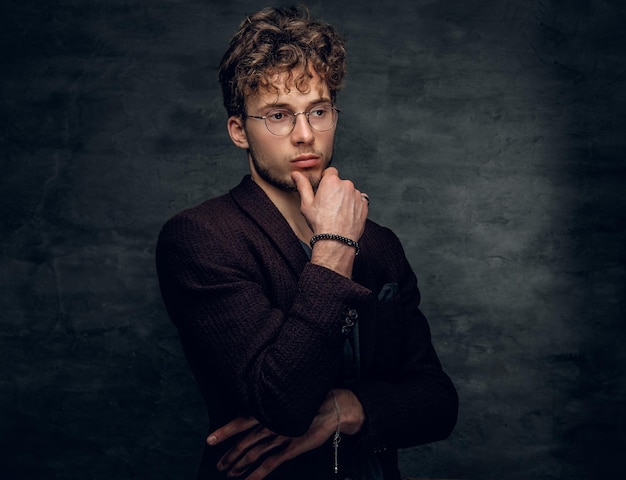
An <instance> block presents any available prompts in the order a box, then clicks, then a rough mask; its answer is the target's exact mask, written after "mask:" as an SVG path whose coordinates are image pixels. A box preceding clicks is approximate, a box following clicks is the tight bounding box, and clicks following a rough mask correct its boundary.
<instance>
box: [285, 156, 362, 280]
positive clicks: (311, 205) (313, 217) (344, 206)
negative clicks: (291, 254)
mask: <svg viewBox="0 0 626 480" xmlns="http://www.w3.org/2000/svg"><path fill="white" fill-rule="evenodd" d="M291 177H292V179H293V181H294V182H295V184H296V188H297V189H298V192H299V193H300V210H301V212H302V215H303V216H304V218H305V219H306V221H307V223H308V224H309V227H310V228H311V230H312V231H313V234H314V235H315V234H319V233H334V234H336V235H341V236H343V237H346V238H349V239H351V240H354V241H358V240H359V239H360V238H361V236H362V235H363V231H364V230H365V220H366V219H367V213H368V202H367V200H366V199H365V198H364V195H363V194H362V193H361V192H360V191H359V190H358V189H357V188H355V186H354V184H353V183H352V182H351V181H350V180H342V179H341V178H339V172H338V171H337V169H336V168H334V167H329V168H327V169H326V170H324V172H323V173H322V179H321V181H320V183H319V186H318V188H317V192H313V188H312V186H311V183H310V182H309V180H308V179H307V177H306V176H305V175H303V174H302V173H300V172H294V173H292V175H291ZM354 253H355V252H354V248H353V247H350V246H349V245H345V244H343V243H341V242H337V241H334V240H332V241H320V242H318V243H316V244H315V248H314V249H313V255H312V257H311V262H313V263H317V264H320V265H322V266H325V267H327V268H330V269H331V270H335V271H336V272H338V273H340V274H342V275H344V276H347V277H348V278H349V277H350V276H351V275H352V265H353V263H354Z"/></svg>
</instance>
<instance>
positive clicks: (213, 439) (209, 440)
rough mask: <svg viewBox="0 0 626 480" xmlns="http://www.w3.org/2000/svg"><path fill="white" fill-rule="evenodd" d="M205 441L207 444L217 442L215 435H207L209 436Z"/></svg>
mask: <svg viewBox="0 0 626 480" xmlns="http://www.w3.org/2000/svg"><path fill="white" fill-rule="evenodd" d="M206 442H207V443H208V444H209V445H215V444H216V443H217V437H216V436H215V435H209V438H207V439H206Z"/></svg>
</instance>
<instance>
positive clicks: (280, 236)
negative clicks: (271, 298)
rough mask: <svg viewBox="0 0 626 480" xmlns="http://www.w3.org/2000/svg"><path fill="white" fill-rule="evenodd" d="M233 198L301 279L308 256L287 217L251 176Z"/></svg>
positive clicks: (238, 187) (234, 191)
mask: <svg viewBox="0 0 626 480" xmlns="http://www.w3.org/2000/svg"><path fill="white" fill-rule="evenodd" d="M230 194H231V196H232V198H233V200H234V201H235V203H237V205H238V206H239V208H241V209H242V210H243V211H244V212H245V213H246V214H247V215H248V216H249V217H250V219H251V220H252V221H253V222H254V223H256V224H257V225H258V226H259V228H261V230H263V231H264V232H265V234H266V235H267V236H268V237H269V238H270V239H271V240H272V242H273V243H274V244H275V245H276V248H277V250H278V251H279V252H280V254H281V255H282V256H283V257H284V258H285V260H286V261H287V263H288V264H289V267H290V268H291V269H292V270H293V272H294V274H295V275H296V276H298V275H300V272H301V271H302V269H303V268H304V266H305V264H306V263H307V262H308V258H307V255H306V252H305V251H304V248H303V247H302V245H301V244H300V239H298V237H297V236H296V234H295V233H294V232H293V230H292V229H291V227H290V226H289V223H287V220H286V219H285V217H283V215H282V214H281V213H280V211H279V210H278V208H276V206H275V205H274V204H273V203H272V201H271V200H270V199H269V197H268V196H267V195H266V194H265V192H264V191H263V189H261V187H259V186H258V185H257V184H256V183H254V181H253V180H252V178H251V177H250V175H246V176H245V177H244V178H243V179H242V180H241V183H240V184H239V185H238V186H236V187H235V188H233V189H232V190H231V191H230Z"/></svg>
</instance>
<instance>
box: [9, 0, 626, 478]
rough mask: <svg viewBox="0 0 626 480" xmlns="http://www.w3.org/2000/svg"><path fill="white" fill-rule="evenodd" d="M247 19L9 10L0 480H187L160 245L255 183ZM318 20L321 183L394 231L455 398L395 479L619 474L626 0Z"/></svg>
mask: <svg viewBox="0 0 626 480" xmlns="http://www.w3.org/2000/svg"><path fill="white" fill-rule="evenodd" d="M260 6H263V5H262V4H261V3H260V2H254V1H242V0H239V1H230V2H217V1H201V0H48V1H32V0H23V1H14V0H11V1H6V0H5V1H3V2H2V6H0V39H1V51H0V52H1V55H2V57H1V65H0V70H1V82H0V89H1V92H0V161H1V162H2V163H1V170H0V172H1V180H0V188H1V197H0V234H1V239H0V273H1V275H0V302H1V303H0V361H1V373H0V439H1V440H0V442H1V443H0V478H2V479H7V480H13V479H29V480H32V479H46V480H48V479H52V478H58V479H81V480H84V479H93V480H100V479H102V480H104V479H106V480H111V479H115V480H126V479H146V480H152V479H181V480H183V479H191V478H193V472H194V471H195V468H196V462H197V459H198V455H199V453H200V449H201V447H202V443H203V439H204V435H205V434H206V433H207V431H206V426H205V414H204V411H203V406H202V403H201V400H200V397H199V394H198V393H197V391H196V389H195V385H194V383H193V380H192V378H191V376H190V374H189V372H188V371H187V367H186V363H185V360H184V358H183V356H182V354H181V350H180V347H179V344H178V339H177V335H176V331H175V330H174V328H173V327H172V326H171V325H170V323H169V320H168V319H167V317H166V314H165V311H164V309H163V306H162V304H161V300H160V297H159V293H158V285H157V281H156V278H155V271H154V265H153V254H154V243H155V240H156V237H157V234H158V231H159V228H160V226H161V224H162V223H163V222H164V221H165V220H166V219H167V218H168V217H169V216H171V215H172V214H174V213H175V212H176V211H178V210H180V209H182V208H183V207H187V206H191V205H193V204H196V203H198V202H200V201H201V200H203V199H205V198H207V197H211V196H214V195H217V194H219V193H223V192H226V191H227V190H228V189H229V187H231V186H232V185H234V184H235V183H236V182H238V180H239V178H240V176H241V175H242V174H243V173H245V171H246V163H245V160H244V157H243V155H242V153H241V152H239V151H237V150H236V149H235V147H233V146H231V145H230V144H229V140H228V137H227V135H226V132H225V114H224V112H223V109H222V107H221V103H220V98H219V92H218V86H217V83H216V78H215V68H216V65H217V63H218V61H219V58H220V56H221V53H222V52H223V50H224V49H225V46H226V44H227V40H228V38H229V35H230V34H231V33H232V32H233V31H234V29H235V28H236V25H237V23H238V22H239V20H240V19H241V17H242V15H243V14H244V13H245V12H251V11H254V10H256V9H257V8H258V7H260ZM310 7H311V9H312V11H313V13H314V14H316V15H317V16H321V17H323V18H325V19H326V20H328V21H331V22H333V23H335V24H336V25H337V26H338V27H339V28H340V29H341V30H342V31H343V33H344V34H345V36H346V38H347V40H348V44H349V51H350V54H351V55H350V64H349V66H350V74H349V78H348V82H347V88H346V90H345V92H343V94H342V96H341V97H340V102H339V104H340V107H341V108H342V117H341V125H340V128H339V141H338V142H339V143H338V146H337V152H336V162H337V166H338V167H339V168H340V171H342V172H343V174H344V175H346V176H349V177H351V178H353V179H354V180H355V181H356V183H357V184H358V186H359V187H360V188H361V189H362V190H364V191H367V192H368V193H369V194H370V196H371V198H372V209H371V210H372V211H371V217H372V218H373V219H374V220H376V221H378V222H380V223H383V224H385V225H388V226H390V227H392V228H393V229H394V230H395V231H396V232H397V233H398V235H399V236H400V237H401V239H402V240H403V242H404V244H405V246H406V250H407V254H408V256H409V259H410V260H411V262H412V264H413V266H414V268H415V270H416V272H417V274H418V277H419V279H420V284H421V288H422V293H423V297H424V301H423V310H424V311H425V313H426V314H427V316H428V317H429V319H430V321H431V325H432V330H433V335H434V341H435V343H436V345H437V347H438V350H439V353H440V355H441V359H442V361H443V363H444V364H445V367H446V368H447V370H448V371H449V373H450V374H451V375H452V377H453V378H454V380H455V382H456V384H457V386H458V389H459V393H460V397H461V409H460V417H459V423H458V426H457V428H456V430H455V432H454V434H453V435H452V437H451V438H450V439H449V440H446V441H444V442H440V443H437V444H433V445H429V446H424V447H419V448H414V449H409V450H405V451H403V452H402V454H401V462H402V470H403V472H404V473H405V474H407V475H415V476H418V475H419V476H430V477H448V478H449V477H454V478H466V479H474V478H489V479H495V478H498V479H500V478H506V479H530V478H532V479H557V478H568V479H590V478H618V477H621V475H624V474H625V473H626V467H625V462H624V459H623V452H624V449H625V447H626V433H625V426H626V418H625V417H626V413H625V411H626V410H625V407H626V405H625V403H626V401H625V398H626V386H625V378H624V377H625V372H626V349H625V348H624V346H623V344H624V341H625V340H626V329H625V327H624V322H625V317H626V315H625V293H626V292H625V269H626V262H625V256H626V254H625V248H624V245H625V244H626V227H625V224H626V221H625V214H624V211H625V207H626V200H625V199H624V190H625V189H624V181H625V180H626V161H625V158H624V154H625V149H624V147H625V140H624V136H625V135H624V132H625V124H626V109H625V107H626V102H625V90H626V27H625V25H626V15H625V10H626V9H625V7H624V3H623V2H621V1H620V0H612V1H610V0H572V1H566V0H506V1H503V0H450V1H443V0H442V1H434V0H417V1H412V0H403V1H398V2H393V1H387V2H380V1H370V0H363V1H360V2H340V1H336V0H318V1H311V2H310ZM621 478H626V477H621Z"/></svg>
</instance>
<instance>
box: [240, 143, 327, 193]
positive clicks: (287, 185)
mask: <svg viewBox="0 0 626 480" xmlns="http://www.w3.org/2000/svg"><path fill="white" fill-rule="evenodd" d="M250 158H251V159H252V164H253V165H254V170H255V171H256V173H257V175H258V176H259V177H261V179H263V180H264V181H265V182H267V183H269V184H270V185H272V186H274V187H276V188H278V189H280V190H282V191H284V192H297V191H298V188H297V187H296V182H294V181H293V180H292V179H291V177H289V179H283V178H280V177H278V176H277V175H275V174H274V173H273V172H272V171H271V170H270V169H269V168H268V167H265V166H263V165H261V164H260V162H259V161H258V159H257V158H256V155H255V154H254V151H253V150H250ZM331 163H332V158H331V159H330V160H328V162H327V164H326V166H325V167H324V168H325V169H326V168H328V167H330V164H331ZM304 175H306V177H307V178H308V180H309V182H311V187H312V188H313V192H317V187H318V186H319V184H320V181H321V180H322V179H321V177H320V176H319V175H316V174H313V173H304Z"/></svg>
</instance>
